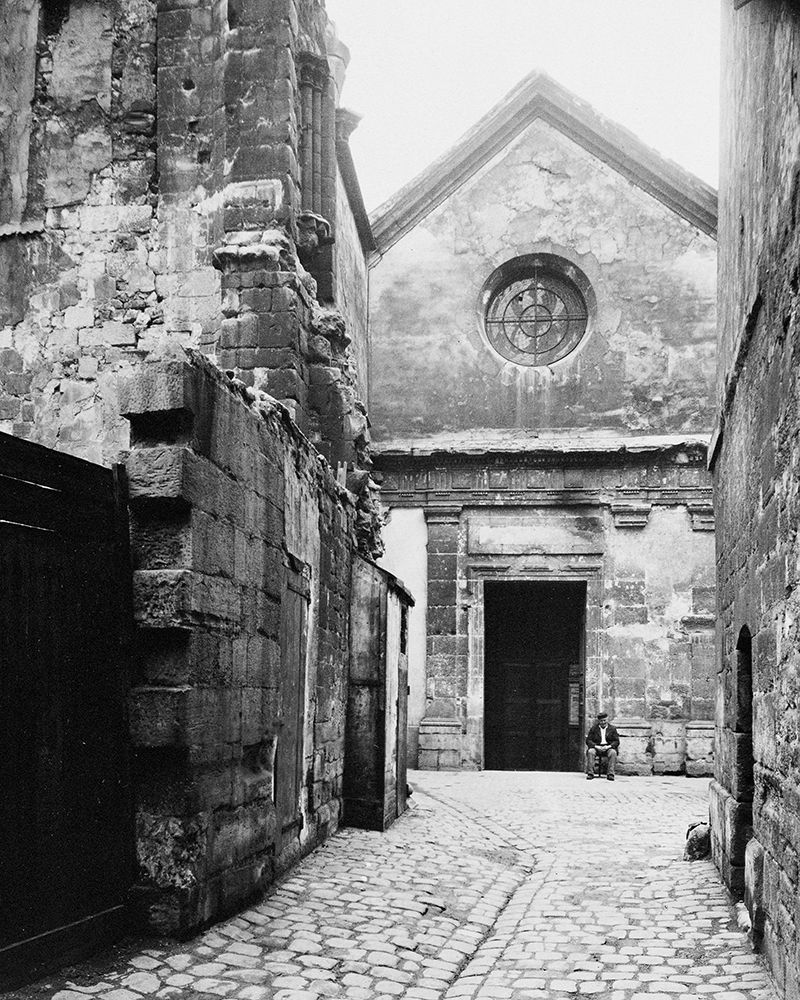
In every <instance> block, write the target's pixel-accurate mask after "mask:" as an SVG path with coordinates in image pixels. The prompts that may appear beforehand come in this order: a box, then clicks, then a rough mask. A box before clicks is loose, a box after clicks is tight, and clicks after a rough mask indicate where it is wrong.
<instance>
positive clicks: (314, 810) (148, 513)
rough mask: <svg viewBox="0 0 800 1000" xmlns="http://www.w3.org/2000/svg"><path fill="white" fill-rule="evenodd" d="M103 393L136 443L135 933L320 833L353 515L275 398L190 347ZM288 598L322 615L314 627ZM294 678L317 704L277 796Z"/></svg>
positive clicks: (333, 749) (238, 890) (273, 863)
mask: <svg viewBox="0 0 800 1000" xmlns="http://www.w3.org/2000/svg"><path fill="white" fill-rule="evenodd" d="M120 399H121V400H122V404H123V406H124V407H125V410H126V413H127V414H128V417H129V419H130V420H131V424H132V438H133V443H134V446H133V449H132V451H131V453H130V455H129V458H128V463H127V465H128V476H129V481H130V503H131V508H132V511H133V523H134V531H133V533H132V540H133V549H134V553H133V554H134V560H135V564H136V566H137V569H136V570H135V573H134V613H135V617H136V620H137V622H138V624H139V630H138V632H137V636H136V643H135V646H136V649H135V663H136V677H137V683H136V684H135V686H134V688H133V690H132V692H131V695H130V704H129V710H130V725H131V733H132V739H133V743H134V746H135V748H136V753H137V760H138V761H140V769H139V784H140V800H141V803H142V806H141V809H142V814H141V816H140V828H141V840H140V845H139V846H140V852H141V853H142V857H143V862H142V863H143V868H144V870H145V871H146V872H147V873H148V874H147V878H146V879H145V880H144V881H143V882H142V883H141V884H140V885H139V886H138V888H137V898H138V900H139V905H140V907H141V909H142V912H143V913H145V915H146V919H147V921H148V922H149V923H150V925H151V926H153V927H155V928H158V929H159V930H162V931H169V932H172V933H185V932H187V931H189V930H191V929H192V928H194V927H197V926H199V925H200V924H202V923H203V922H205V921H206V920H208V919H210V918H211V917H213V916H214V915H219V914H221V913H224V912H227V911H228V910H229V909H231V908H232V907H233V906H235V905H236V904H237V903H239V902H241V901H242V900H244V899H245V898H247V897H248V896H249V895H251V894H252V893H253V892H254V891H257V890H258V889H259V888H260V887H263V886H264V885H265V884H266V883H267V882H268V881H269V880H270V879H271V878H272V877H273V876H274V874H275V873H276V872H277V871H278V870H280V868H281V867H282V866H285V865H286V864H288V863H290V862H291V860H292V859H294V858H296V857H298V856H299V855H300V854H301V853H302V852H303V851H305V850H307V849H308V848H309V847H310V846H312V845H313V844H314V843H315V842H316V840H317V838H318V837H321V836H325V835H327V833H329V832H330V831H331V829H333V828H335V823H336V820H337V817H338V815H339V812H340V806H339V802H338V800H339V797H340V796H341V775H342V767H343V748H344V716H343V708H342V706H343V704H344V690H345V684H346V677H347V655H348V654H347V635H348V617H347V616H348V608H349V600H348V588H349V561H350V558H351V553H352V551H353V546H354V544H355V535H354V518H355V509H354V507H353V505H352V501H351V500H350V498H349V496H348V495H347V494H346V493H345V491H343V490H342V489H341V488H340V487H339V486H338V485H337V484H336V483H335V481H334V479H333V476H332V475H331V473H330V472H329V471H328V470H327V469H326V467H325V466H323V465H322V464H321V463H320V461H319V458H318V456H317V455H316V453H315V452H314V450H313V449H312V448H311V446H310V445H309V444H308V442H307V441H305V440H304V439H303V438H302V436H301V435H300V434H299V433H298V432H297V430H296V428H294V427H293V426H292V424H291V422H290V421H289V420H288V418H287V417H286V414H285V411H283V410H281V409H280V408H279V407H278V406H277V405H276V404H275V403H274V402H273V401H271V400H269V399H268V397H260V398H259V397H257V395H256V394H255V393H252V392H251V393H249V395H246V394H245V392H244V390H243V388H242V387H241V385H238V386H237V385H236V384H234V383H232V382H231V381H230V380H228V379H226V378H225V377H224V376H223V375H222V374H221V373H220V372H219V371H218V370H217V369H215V368H214V367H213V366H212V365H211V364H209V363H208V362H207V361H204V360H203V359H202V358H201V357H200V356H199V355H196V354H192V355H190V356H189V357H187V359H186V360H182V361H167V362H164V363H155V362H153V363H149V364H145V365H144V366H143V367H142V369H141V370H140V371H138V372H135V373H132V374H131V375H130V376H127V377H126V378H125V379H123V380H122V382H121V384H120ZM304 567H305V568H304ZM298 574H299V580H300V582H298ZM312 578H313V580H314V585H313V589H311V590H309V588H308V584H307V583H302V581H303V580H308V579H312ZM290 580H294V581H295V582H294V583H291V586H290ZM298 593H300V594H301V595H305V597H302V596H301V606H302V604H303V601H306V600H307V601H309V602H311V603H312V604H313V606H315V607H317V608H319V615H318V618H317V619H316V621H317V624H316V625H315V626H314V630H313V631H311V629H310V626H309V625H308V624H307V617H306V615H305V612H304V613H303V615H301V616H300V617H299V618H298V617H297V614H298V612H297V610H296V609H297V607H298V604H297V601H298V597H297V595H298ZM290 609H295V610H290ZM303 622H306V624H303ZM312 644H313V648H314V650H315V651H316V652H315V653H308V654H307V652H306V651H307V650H308V649H309V648H310V647H312ZM307 657H308V658H307ZM306 664H309V666H306ZM298 669H300V670H301V675H300V677H299V678H298V677H297V676H290V675H289V674H290V673H291V672H292V671H297V670H298ZM287 671H288V672H289V673H287ZM298 685H299V688H298ZM306 687H307V688H308V691H309V698H310V704H311V705H312V706H318V713H317V719H316V724H315V725H313V726H311V727H310V728H309V729H308V730H307V731H308V733H309V736H308V738H307V741H305V740H304V737H303V728H302V727H301V729H299V730H295V735H294V737H293V738H294V739H295V740H297V741H301V740H304V742H303V743H299V744H298V749H297V750H296V751H295V753H296V754H298V753H301V751H300V746H304V747H305V748H306V758H305V761H304V762H303V765H302V767H301V769H300V771H299V772H298V774H297V776H296V778H297V780H298V782H299V784H298V785H297V792H296V795H297V798H296V801H295V800H294V799H293V798H292V797H290V798H289V800H288V801H287V800H286V798H285V792H283V791H281V787H273V778H274V773H275V772H274V770H273V765H274V760H275V754H276V746H278V745H279V741H280V739H286V738H288V737H287V736H286V732H287V730H286V729H285V728H284V721H283V720H284V718H285V713H287V712H289V713H291V712H295V711H297V710H298V708H297V706H295V708H292V706H291V704H290V703H289V702H287V700H286V699H287V697H288V694H287V692H291V691H292V690H294V691H298V690H299V691H300V692H302V691H303V690H304V689H305V688H306ZM303 703H304V702H301V703H300V704H301V705H302V704H303ZM281 734H283V736H281ZM283 759H284V762H285V760H286V759H288V758H286V757H284V758H283ZM296 759H298V760H299V759H300V758H299V757H297V758H296ZM283 769H285V763H284V765H282V767H281V769H279V770H278V774H279V775H281V778H282V780H283V781H286V780H287V775H284V774H283V773H282V770H283ZM211 771H213V772H216V773H217V774H218V779H214V780H212V778H211V773H210V772H211ZM306 773H311V774H313V776H314V777H313V780H312V781H311V782H310V784H309V787H308V789H307V794H306V793H305V792H304V793H302V796H301V787H302V782H303V781H304V776H305V774H306ZM282 796H283V798H282ZM301 797H302V799H303V801H304V802H305V803H306V804H305V805H304V807H303V808H304V822H303V823H302V824H301V823H300V822H299V816H300V814H299V813H297V812H296V810H298V809H299V808H300V799H301ZM279 802H281V803H283V804H282V805H280V806H279V805H278V803H279ZM281 809H282V810H284V812H283V813H282V814H281V813H280V811H279V810H281ZM287 809H288V810H289V813H288V814H287V813H286V812H285V810H287ZM287 824H288V826H287ZM288 828H292V829H294V830H295V832H294V834H292V835H291V836H289V837H286V836H284V835H283V833H282V832H281V831H283V830H284V829H288ZM170 845H171V846H170Z"/></svg>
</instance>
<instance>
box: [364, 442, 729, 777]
mask: <svg viewBox="0 0 800 1000" xmlns="http://www.w3.org/2000/svg"><path fill="white" fill-rule="evenodd" d="M703 459H704V449H702V448H696V449H694V451H693V452H692V453H691V454H689V452H688V451H684V450H682V449H676V450H674V451H673V452H672V453H664V454H660V455H657V454H653V455H650V456H648V458H647V459H646V460H645V459H643V458H640V459H638V460H636V459H633V458H632V457H631V456H628V457H626V458H625V460H624V461H620V462H619V464H618V465H617V466H616V467H615V466H614V465H613V464H612V462H613V460H612V459H611V457H610V456H604V457H603V459H602V460H600V461H598V460H597V459H595V460H589V459H588V458H587V457H586V456H582V457H580V458H578V457H572V458H570V459H567V461H566V463H565V464H559V462H558V461H557V459H555V458H552V459H551V460H550V461H549V462H547V463H544V462H543V461H542V460H541V458H540V457H539V456H537V457H528V456H525V455H519V456H517V457H516V458H515V459H511V458H509V457H507V456H497V455H495V456H491V457H487V459H486V462H487V466H486V467H484V468H482V467H481V460H480V457H479V456H477V455H472V456H453V455H448V456H438V457H437V456H432V457H430V458H425V457H417V458H416V459H408V458H405V457H402V456H394V457H392V458H391V459H389V458H386V459H384V460H383V461H382V463H381V466H382V470H383V474H384V496H385V499H386V501H387V502H388V503H389V504H390V505H391V507H392V512H391V519H390V521H389V526H388V530H387V533H386V542H387V547H386V555H385V557H384V560H383V565H385V566H386V568H387V569H388V570H389V571H390V572H392V573H394V574H397V575H401V576H402V575H403V574H407V577H405V578H408V579H409V580H413V581H414V583H413V586H414V590H415V592H416V593H418V594H419V595H420V604H421V603H422V602H423V600H424V602H425V604H426V616H425V617H426V621H425V631H426V633H427V635H426V640H427V645H426V648H425V649H423V648H421V647H420V648H417V647H416V646H414V647H412V648H410V652H409V672H410V673H409V675H410V677H412V678H413V680H412V682H411V683H412V692H411V700H410V711H409V718H410V720H412V717H413V721H410V735H411V736H413V735H415V733H414V729H418V733H419V755H418V762H419V766H420V767H423V768H435V769H448V768H468V769H471V768H476V767H482V766H483V762H484V747H483V738H484V736H483V717H484V675H485V664H484V631H483V630H484V617H483V615H484V610H483V609H484V584H485V583H486V581H493V582H496V581H503V580H508V581H515V580H563V579H569V580H573V581H583V582H585V584H586V587H587V598H586V601H587V604H586V648H585V654H586V657H585V692H584V693H585V701H584V711H585V716H584V718H583V720H582V723H581V725H582V726H586V727H587V728H588V725H589V723H590V722H591V720H592V719H593V718H594V716H595V715H596V713H597V712H598V711H599V709H600V708H605V709H606V710H607V711H609V712H611V713H612V714H613V716H614V718H615V720H616V722H615V724H617V725H618V728H619V729H620V732H621V734H622V736H623V747H622V756H621V762H620V767H621V770H622V771H623V773H629V774H666V773H670V774H677V773H686V774H689V775H707V774H710V773H711V769H712V766H713V754H712V750H713V722H712V719H713V712H714V613H715V588H714V559H713V553H714V536H713V532H712V531H711V530H709V528H710V527H712V524H711V523H710V521H709V519H708V514H709V513H710V510H711V508H710V503H709V498H708V493H709V491H708V484H707V474H706V472H705V470H704V468H703V465H702V462H703ZM412 470H413V471H412ZM634 484H636V486H634ZM429 490H430V491H431V492H430V493H429V492H428V491H429ZM466 491H469V493H470V496H469V499H468V500H467V499H465V498H464V496H463V493H464V492H466ZM635 492H636V493H638V494H639V500H638V501H637V503H635V504H634V503H632V502H631V496H632V494H634V493H635ZM459 494H461V495H459ZM509 494H513V500H511V499H510V497H509ZM432 496H433V500H432V499H431V497H432ZM701 498H702V509H703V511H704V513H703V514H699V513H698V506H696V504H699V502H700V500H701ZM393 523H394V525H395V527H394V528H393V527H392V525H393ZM423 595H424V596H423ZM532 662H533V663H535V656H533V654H532ZM420 681H424V694H423V691H420V690H419V688H418V687H416V686H415V685H417V684H418V683H419V682H420ZM417 713H419V714H417ZM412 759H413V758H412Z"/></svg>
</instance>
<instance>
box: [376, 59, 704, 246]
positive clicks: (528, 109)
mask: <svg viewBox="0 0 800 1000" xmlns="http://www.w3.org/2000/svg"><path fill="white" fill-rule="evenodd" d="M537 118H540V119H542V121H545V122H547V123H548V124H550V125H552V126H553V127H554V128H555V129H557V130H558V131H559V132H561V133H562V134H563V135H565V136H567V137H568V138H569V139H572V140H573V141H574V142H575V143H577V144H578V145H579V146H581V147H583V149H585V150H586V151H587V152H589V153H592V154H593V155H594V156H596V157H597V158H598V159H599V160H602V161H603V162H604V163H607V164H608V165H609V166H610V167H612V168H613V169H614V170H616V171H617V172H618V173H620V174H622V176H623V177H626V178H627V179H628V180H629V181H631V183H633V184H635V185H636V186H637V187H639V188H641V189H642V190H643V191H646V192H647V193H648V194H650V195H652V196H653V197H654V198H657V199H658V200H659V201H660V202H662V203H663V204H664V205H666V206H667V207H668V208H670V209H672V211H674V212H676V213H677V214H678V215H680V216H682V217H683V218H684V219H686V220H687V221H688V222H690V223H692V225H694V226H697V228H698V229H700V230H702V231H703V232H704V233H708V235H709V236H712V237H714V238H716V235H717V193H716V191H715V190H714V189H713V188H712V187H711V186H710V185H708V184H706V183H705V182H704V181H701V180H700V179H699V178H698V177H695V176H694V174H691V173H689V171H688V170H684V169H683V167H679V166H678V165H677V164H676V163H673V162H672V161H671V160H668V159H666V158H665V157H663V156H661V155H660V154H659V153H657V152H656V151H655V150H653V149H651V148H650V147H649V146H646V145H645V144H644V143H643V142H642V141H641V139H638V138H637V137H636V136H635V135H634V134H633V133H632V132H629V131H628V130H627V129H626V128H623V127H622V126H621V125H618V124H616V122H612V121H610V120H609V119H608V118H604V117H603V115H601V114H598V112H597V111H595V110H594V108H592V107H591V105H589V104H587V103H586V102H585V101H582V100H581V99H580V98H578V97H576V96H575V95H574V94H572V93H571V92H570V91H569V90H567V89H566V88H565V87H562V86H561V85H560V84H558V83H556V82H555V80H553V79H552V78H551V77H549V76H547V75H546V74H545V73H539V72H535V73H531V74H530V75H529V76H527V77H525V79H524V80H523V81H522V82H521V83H519V84H518V85H517V86H516V87H515V88H514V89H513V90H512V91H511V92H510V93H509V94H507V95H506V96H505V97H504V98H503V100H502V101H500V103H499V104H496V105H495V106H494V107H493V108H492V109H491V111H489V112H488V113H487V114H486V115H484V116H483V118H481V120H480V121H479V122H478V123H477V125H475V126H474V127H473V128H471V129H470V130H469V132H467V133H466V134H465V135H463V136H462V137H461V139H459V141H458V142H457V143H456V144H455V145H454V146H453V147H452V148H451V149H450V150H449V151H448V152H446V153H445V154H444V155H443V156H440V157H439V159H438V160H434V162H433V163H432V164H431V165H430V166H429V167H428V168H427V169H426V170H424V171H423V172H422V173H421V174H418V175H417V177H415V178H414V179H413V180H412V181H411V182H410V183H408V184H406V185H405V187H403V188H401V189H400V190H399V191H398V192H397V194H395V195H394V196H393V197H392V198H390V199H389V200H388V201H386V202H384V203H383V205H381V206H380V207H379V208H378V209H377V210H376V211H375V212H374V213H373V214H372V216H371V220H370V221H371V224H372V234H373V236H374V239H375V244H376V247H377V252H378V254H379V255H380V254H384V253H385V252H386V251H387V250H388V249H389V248H390V247H391V246H393V245H394V244H395V243H396V242H397V241H398V240H399V239H401V238H402V237H403V236H405V234H406V233H407V232H409V231H410V230H411V229H413V228H414V226H416V225H417V223H419V222H421V221H422V220H423V219H424V218H425V217H426V216H427V215H428V214H429V213H430V212H432V211H433V210H434V209H435V208H436V207H437V206H438V205H440V204H441V203H442V202H443V201H444V200H445V198H447V197H448V196H449V195H450V194H452V193H453V191H455V190H457V189H458V188H459V187H460V186H461V185H462V184H463V183H464V182H465V181H467V180H469V178H470V177H472V175H473V174H474V173H475V172H476V171H477V170H479V169H480V168H481V167H482V166H483V165H484V164H485V163H488V161H489V160H491V158H492V157H493V156H495V155H496V154H497V153H499V152H500V151H501V150H503V149H504V148H505V147H506V146H507V145H508V144H509V143H510V142H512V141H513V140H514V139H516V137H517V136H518V135H519V134H520V133H521V132H522V131H523V129H525V128H527V127H528V125H530V124H531V122H533V121H535V120H536V119H537Z"/></svg>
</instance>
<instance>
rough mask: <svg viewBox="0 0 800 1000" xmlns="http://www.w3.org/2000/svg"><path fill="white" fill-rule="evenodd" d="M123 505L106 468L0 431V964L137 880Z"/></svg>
mask: <svg viewBox="0 0 800 1000" xmlns="http://www.w3.org/2000/svg"><path fill="white" fill-rule="evenodd" d="M123 514H124V506H123V504H122V502H121V500H120V492H119V490H118V489H117V485H116V481H115V476H114V475H113V474H112V472H111V471H110V470H108V469H103V468H100V467H98V466H93V465H90V464H89V463H86V462H80V461H78V460H77V459H73V458H70V457H69V456H64V455H60V454H58V453H55V452H50V451H48V450H47V449H44V448H40V447H38V446H35V445H31V444H29V443H28V442H24V441H19V440H17V439H15V438H9V437H8V436H6V435H0V774H1V775H2V779H1V780H2V789H3V794H2V795H0V854H2V864H0V899H2V905H0V972H1V971H2V968H3V966H8V965H12V964H13V963H14V961H15V960H16V959H18V958H20V956H21V955H23V953H25V954H27V953H28V952H31V951H32V952H35V951H36V948H37V945H36V942H37V941H38V942H39V943H40V944H41V946H42V948H43V949H45V950H46V951H49V952H50V953H51V954H55V953H57V952H58V950H59V948H60V947H61V944H60V943H59V942H64V941H66V940H67V938H69V934H68V933H67V930H68V928H69V927H70V926H72V927H73V928H74V929H75V933H76V934H77V935H78V937H81V936H83V937H87V936H91V934H92V933H94V932H95V930H96V927H95V925H96V924H97V923H98V922H103V921H112V919H113V917H114V915H116V916H121V914H122V911H123V908H124V907H123V904H124V899H125V893H126V891H127V889H128V887H129V886H130V884H131V882H132V879H133V821H132V804H131V796H130V781H129V755H128V737H127V723H126V717H125V698H126V693H127V688H128V671H127V662H126V660H127V658H126V648H127V639H128V637H129V630H130V627H131V612H130V601H129V589H128V587H129V580H130V566H129V563H128V554H127V528H126V526H125V521H124V518H123ZM68 946H69V947H72V946H73V945H72V943H70V944H69V945H68ZM34 957H38V956H36V955H34Z"/></svg>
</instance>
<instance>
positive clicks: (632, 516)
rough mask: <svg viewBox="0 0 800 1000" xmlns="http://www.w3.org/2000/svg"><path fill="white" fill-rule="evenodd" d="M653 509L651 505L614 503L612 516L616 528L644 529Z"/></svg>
mask: <svg viewBox="0 0 800 1000" xmlns="http://www.w3.org/2000/svg"><path fill="white" fill-rule="evenodd" d="M652 509H653V506H652V504H649V503H612V504H611V515H612V517H613V518H614V527H615V528H637V529H638V528H644V527H645V526H646V525H647V522H648V520H649V518H650V511H651V510H652Z"/></svg>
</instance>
